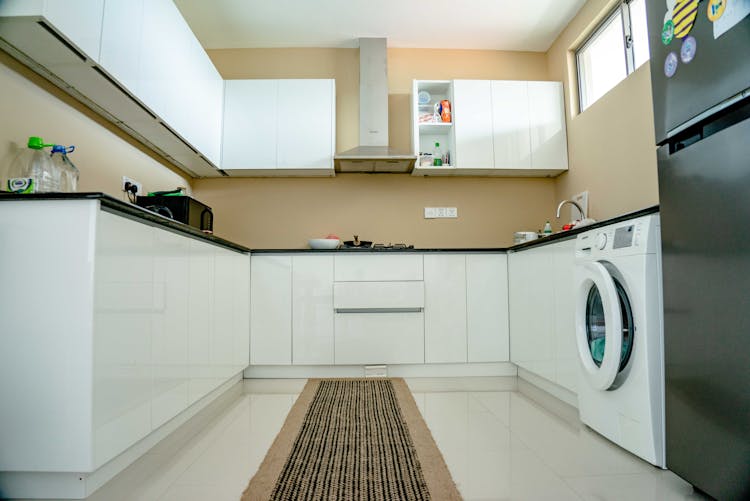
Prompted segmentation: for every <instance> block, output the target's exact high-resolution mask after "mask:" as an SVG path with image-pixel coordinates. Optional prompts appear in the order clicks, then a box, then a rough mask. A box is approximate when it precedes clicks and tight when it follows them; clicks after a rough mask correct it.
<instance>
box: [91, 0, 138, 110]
mask: <svg viewBox="0 0 750 501" xmlns="http://www.w3.org/2000/svg"><path fill="white" fill-rule="evenodd" d="M143 2H144V0H107V3H106V5H105V9H104V20H103V21H102V43H101V51H100V56H99V62H100V64H101V66H102V67H103V68H104V69H105V70H106V71H107V73H109V74H110V75H111V76H112V77H114V79H115V80H117V81H118V82H119V83H120V84H121V85H122V86H123V87H125V88H126V89H127V90H129V91H130V92H132V93H133V94H134V95H136V96H141V95H142V92H143V90H142V87H141V78H142V71H143V68H142V67H141V51H140V50H139V48H140V47H141V35H142V30H143V26H142V23H141V20H142V19H143ZM134 20H135V21H136V22H134ZM118 118H120V119H121V120H122V119H123V118H121V117H118Z"/></svg>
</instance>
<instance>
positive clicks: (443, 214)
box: [424, 207, 458, 219]
mask: <svg viewBox="0 0 750 501" xmlns="http://www.w3.org/2000/svg"><path fill="white" fill-rule="evenodd" d="M457 217H458V208H457V207H425V208H424V218H425V219H455V218H457Z"/></svg>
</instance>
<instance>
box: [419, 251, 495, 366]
mask: <svg viewBox="0 0 750 501" xmlns="http://www.w3.org/2000/svg"><path fill="white" fill-rule="evenodd" d="M488 279H489V277H488ZM424 288H425V308H424V324H425V325H424V332H425V339H424V342H425V348H424V352H425V362H426V363H428V364H429V363H463V362H466V256H465V255H464V254H441V253H436V254H425V255H424Z"/></svg>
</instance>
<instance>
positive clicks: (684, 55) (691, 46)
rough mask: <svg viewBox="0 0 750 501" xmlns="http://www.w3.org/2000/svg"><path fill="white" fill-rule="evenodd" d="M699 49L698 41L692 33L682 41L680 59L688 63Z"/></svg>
mask: <svg viewBox="0 0 750 501" xmlns="http://www.w3.org/2000/svg"><path fill="white" fill-rule="evenodd" d="M697 49H698V41H697V40H696V39H695V37H694V36H692V35H690V36H689V37H686V38H685V40H683V41H682V47H680V60H682V62H683V63H685V64H687V63H689V62H690V61H692V60H693V59H694V58H695V51H696V50H697Z"/></svg>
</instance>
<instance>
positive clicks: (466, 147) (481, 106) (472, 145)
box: [453, 80, 497, 169]
mask: <svg viewBox="0 0 750 501" xmlns="http://www.w3.org/2000/svg"><path fill="white" fill-rule="evenodd" d="M492 85H494V82H491V81H490V80H454V81H453V96H454V100H455V102H456V103H460V106H457V107H456V108H455V111H454V114H453V115H454V122H455V125H454V127H455V130H456V132H455V134H456V152H455V162H454V163H455V165H456V167H457V168H460V169H477V168H479V169H488V168H492V167H493V164H494V163H495V161H494V153H493V137H492V130H493V129H492V120H493V107H492V102H493V101H492V100H493V94H494V92H493V89H492ZM495 167H497V165H495Z"/></svg>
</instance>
